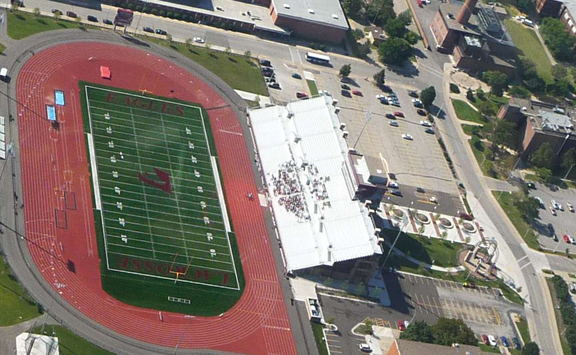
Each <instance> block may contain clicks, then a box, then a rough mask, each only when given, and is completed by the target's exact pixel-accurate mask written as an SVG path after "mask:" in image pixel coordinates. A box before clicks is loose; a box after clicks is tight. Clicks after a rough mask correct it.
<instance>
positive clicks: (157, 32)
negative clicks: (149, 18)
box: [156, 28, 168, 36]
mask: <svg viewBox="0 0 576 355" xmlns="http://www.w3.org/2000/svg"><path fill="white" fill-rule="evenodd" d="M156 34H157V35H162V36H166V35H167V34H168V32H166V31H164V30H161V29H159V28H157V29H156Z"/></svg>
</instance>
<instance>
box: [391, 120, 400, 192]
mask: <svg viewBox="0 0 576 355" xmlns="http://www.w3.org/2000/svg"><path fill="white" fill-rule="evenodd" d="M392 122H396V121H392ZM388 187H390V188H393V189H397V188H399V187H400V186H398V183H397V182H396V181H388Z"/></svg>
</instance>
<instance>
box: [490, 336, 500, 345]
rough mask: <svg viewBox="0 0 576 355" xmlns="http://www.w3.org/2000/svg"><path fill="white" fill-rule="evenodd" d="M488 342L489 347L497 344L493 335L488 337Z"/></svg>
mask: <svg viewBox="0 0 576 355" xmlns="http://www.w3.org/2000/svg"><path fill="white" fill-rule="evenodd" d="M488 342H489V343H490V345H491V346H496V345H497V344H498V343H497V342H496V338H495V337H494V335H488Z"/></svg>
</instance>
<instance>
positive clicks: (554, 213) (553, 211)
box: [550, 206, 556, 216]
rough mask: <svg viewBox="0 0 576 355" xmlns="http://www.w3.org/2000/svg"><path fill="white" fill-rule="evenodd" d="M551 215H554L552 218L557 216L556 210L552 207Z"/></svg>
mask: <svg viewBox="0 0 576 355" xmlns="http://www.w3.org/2000/svg"><path fill="white" fill-rule="evenodd" d="M550 213H552V216H556V210H555V209H554V208H553V207H552V206H550Z"/></svg>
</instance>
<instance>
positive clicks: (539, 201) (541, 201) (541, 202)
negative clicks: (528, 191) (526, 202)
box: [534, 196, 545, 207]
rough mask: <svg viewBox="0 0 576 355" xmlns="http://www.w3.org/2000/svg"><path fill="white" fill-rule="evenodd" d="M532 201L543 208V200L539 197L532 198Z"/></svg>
mask: <svg viewBox="0 0 576 355" xmlns="http://www.w3.org/2000/svg"><path fill="white" fill-rule="evenodd" d="M534 199H535V200H536V201H538V203H539V204H540V207H545V205H544V200H542V199H541V198H540V197H538V196H536V197H534Z"/></svg>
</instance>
